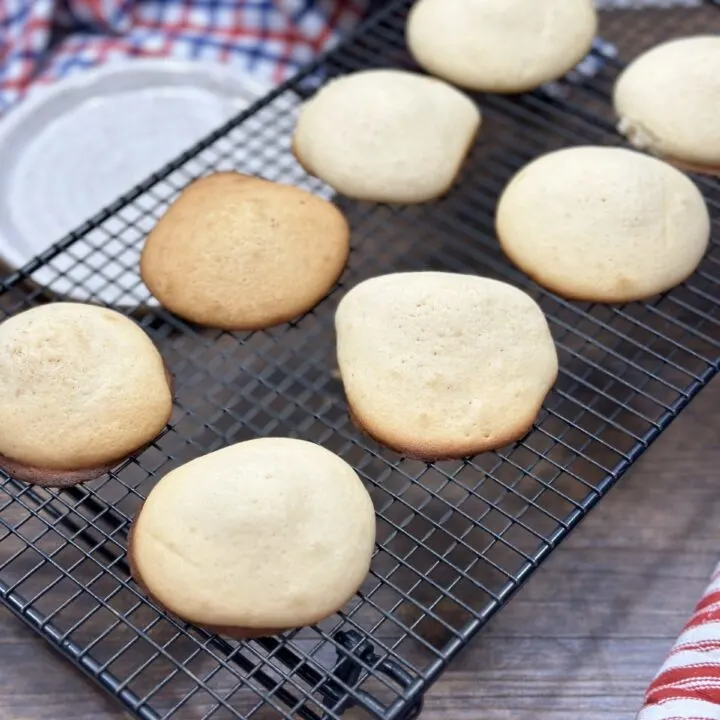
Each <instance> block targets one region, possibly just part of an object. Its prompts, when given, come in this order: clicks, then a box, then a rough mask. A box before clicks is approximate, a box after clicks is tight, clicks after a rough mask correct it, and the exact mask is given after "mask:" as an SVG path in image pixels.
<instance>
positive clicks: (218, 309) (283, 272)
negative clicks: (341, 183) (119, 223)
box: [140, 172, 350, 330]
mask: <svg viewBox="0 0 720 720" xmlns="http://www.w3.org/2000/svg"><path fill="white" fill-rule="evenodd" d="M349 238H350V231H349V228H348V224H347V222H346V220H345V218H344V216H343V215H342V213H341V212H340V210H338V208H336V207H335V205H333V204H332V203H331V202H328V201H327V200H323V199H322V198H319V197H316V196H315V195H312V194H310V193H308V192H305V191H304V190H300V189H299V188H296V187H292V186H290V185H282V184H280V183H275V182H270V181H268V180H263V179H261V178H257V177H252V176H249V175H241V174H239V173H234V172H222V173H215V174H213V175H208V176H207V177H204V178H201V179H200V180H196V181H195V182H193V183H191V184H190V185H189V186H188V187H187V188H186V189H185V190H184V191H183V192H182V193H181V194H180V196H179V197H178V198H177V199H176V200H175V202H174V203H173V204H172V205H171V206H170V208H169V209H168V210H167V212H166V213H165V214H164V215H163V217H162V218H161V219H160V221H159V222H158V223H157V225H156V226H155V228H154V229H153V230H152V232H150V234H149V235H148V238H147V240H146V242H145V246H144V248H143V251H142V255H141V259H140V274H141V276H142V279H143V281H144V282H145V284H146V285H147V287H148V289H149V290H150V292H151V293H152V294H153V295H154V296H155V298H156V299H157V300H158V301H159V302H160V304H161V305H163V306H164V307H165V308H167V309H168V310H170V311H171V312H173V313H175V314H177V315H179V316H180V317H183V318H185V319H186V320H189V321H191V322H194V323H198V324H200V325H206V326H210V327H217V328H222V329H225V330H258V329H261V328H267V327H270V326H271V325H277V324H279V323H282V322H287V321H289V320H292V319H294V318H296V317H298V316H300V315H302V314H303V313H305V312H307V311H309V310H310V309H312V308H313V307H314V306H315V305H316V304H317V303H318V302H320V300H322V299H323V297H325V295H327V294H328V292H330V290H331V289H332V287H333V285H334V284H335V282H336V281H337V279H338V278H339V277H340V275H341V274H342V271H343V269H344V268H345V264H346V263H347V259H348V253H349V251H350V241H349Z"/></svg>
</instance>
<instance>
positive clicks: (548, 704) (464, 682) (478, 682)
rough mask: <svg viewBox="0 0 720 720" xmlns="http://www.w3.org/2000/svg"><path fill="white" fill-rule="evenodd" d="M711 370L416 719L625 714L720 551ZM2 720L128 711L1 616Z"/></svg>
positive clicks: (719, 419)
mask: <svg viewBox="0 0 720 720" xmlns="http://www.w3.org/2000/svg"><path fill="white" fill-rule="evenodd" d="M719 429H720V378H718V379H716V380H715V381H714V383H713V384H711V385H710V386H709V387H708V388H706V389H705V391H704V392H703V393H701V395H700V396H699V397H698V398H697V399H696V400H695V401H694V402H693V403H692V404H691V405H690V407H689V408H687V409H686V410H685V412H684V413H683V414H682V416H681V417H680V418H679V419H678V420H677V421H676V422H675V423H674V424H673V426H672V427H671V428H670V429H669V430H668V431H667V432H666V433H665V435H663V437H662V438H661V439H660V440H659V441H658V442H657V443H656V444H655V445H654V446H653V447H652V448H651V449H650V450H649V451H648V452H647V454H646V455H645V456H644V457H643V458H642V459H641V460H640V461H639V462H638V464H637V465H636V466H635V468H634V469H633V470H631V471H630V472H629V473H628V474H627V475H626V476H625V478H623V479H622V480H621V482H620V483H619V484H618V486H617V487H616V488H615V489H614V490H613V491H612V492H611V493H610V495H609V496H608V497H607V498H606V499H605V500H604V501H603V502H602V503H601V504H600V505H599V506H598V507H597V508H596V509H595V510H594V511H593V512H592V513H591V515H590V516H589V518H588V519H587V520H586V521H585V522H584V523H583V524H582V525H581V526H580V527H579V528H578V529H577V530H576V531H575V532H574V533H573V534H572V535H571V537H570V538H569V539H568V540H567V541H566V542H565V543H564V544H563V545H562V546H561V547H560V548H559V549H558V550H557V552H555V553H554V554H553V555H552V556H551V557H550V559H549V560H548V561H547V562H546V563H545V565H544V566H543V567H542V568H541V569H540V570H539V571H538V572H537V573H536V574H535V575H534V576H533V577H532V578H531V579H530V581H529V582H528V583H527V584H526V586H525V587H524V588H523V590H521V591H520V593H519V594H518V595H517V596H516V597H515V599H514V600H513V601H512V602H511V603H510V605H509V606H508V607H507V608H506V609H505V610H504V611H503V612H501V613H500V614H499V615H498V616H497V617H496V618H495V619H494V620H492V621H491V622H490V624H489V625H488V626H487V628H486V629H485V630H484V631H483V632H482V633H481V634H480V636H479V637H477V638H476V639H475V641H474V642H472V643H471V644H470V646H469V647H468V648H467V649H466V650H465V651H464V652H463V654H462V655H461V656H460V657H459V658H458V660H457V661H456V662H455V663H454V664H453V665H452V666H451V669H450V670H449V671H447V672H446V673H445V675H444V676H443V677H442V679H441V680H440V681H439V682H438V683H437V684H436V685H435V686H434V687H433V689H432V690H431V692H430V693H429V694H428V696H427V698H426V704H425V712H424V714H423V716H422V717H423V719H424V720H435V719H437V720H440V718H443V719H444V718H449V717H450V718H452V720H465V719H469V718H473V719H475V718H478V719H482V720H510V719H512V720H578V718H582V719H583V720H611V719H612V720H630V719H631V718H633V717H634V715H635V713H636V712H637V710H638V708H639V706H640V703H641V700H642V694H643V690H644V689H645V687H646V685H647V683H648V682H649V680H650V679H651V677H652V676H653V674H654V672H655V671H656V670H657V668H658V666H659V665H660V663H661V662H662V660H663V657H664V655H665V653H666V652H667V650H668V649H669V648H670V646H671V645H672V642H673V640H674V639H675V638H676V637H677V634H678V632H679V631H680V629H681V627H682V625H683V623H684V622H685V620H686V619H687V617H688V615H689V613H690V612H691V610H692V607H693V605H694V603H695V602H696V601H697V600H698V598H699V596H700V594H701V593H702V591H703V589H704V587H705V585H706V583H707V579H708V576H709V574H710V572H711V571H712V568H713V566H714V564H715V563H716V562H717V561H718V560H720V523H718V521H717V518H719V517H720V473H718V468H720V444H719V443H718V431H719ZM0 620H1V621H0V718H1V719H2V720H39V719H40V718H42V719H46V718H52V719H53V720H65V719H66V718H67V719H70V718H72V720H90V718H92V719H93V720H95V719H97V718H100V717H102V718H111V719H113V720H114V719H116V718H122V717H125V715H124V713H123V711H122V708H121V707H120V706H119V705H117V704H116V703H115V702H114V701H113V700H110V699H108V698H106V697H105V696H104V695H103V694H102V692H101V691H100V690H98V689H97V688H96V687H95V686H94V685H92V684H91V683H90V682H89V681H87V680H85V679H84V677H83V676H81V675H80V674H79V673H78V672H76V671H75V670H74V669H73V668H72V667H71V666H70V665H69V664H68V663H66V662H65V661H64V660H62V659H61V658H59V657H58V656H57V655H55V654H54V652H53V651H52V650H50V649H49V648H48V647H47V646H46V645H45V644H44V641H42V640H40V639H38V638H37V637H35V635H33V634H32V633H31V632H30V631H29V630H27V629H26V628H25V627H24V626H23V625H22V624H21V623H20V622H19V621H17V620H15V619H14V618H13V617H12V616H10V615H9V614H8V613H7V612H5V611H1V614H0Z"/></svg>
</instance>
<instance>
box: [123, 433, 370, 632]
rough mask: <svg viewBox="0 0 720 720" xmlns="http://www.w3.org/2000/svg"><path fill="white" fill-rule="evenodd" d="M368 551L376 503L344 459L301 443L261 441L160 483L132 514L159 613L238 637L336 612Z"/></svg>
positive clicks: (195, 463) (363, 570)
mask: <svg viewBox="0 0 720 720" xmlns="http://www.w3.org/2000/svg"><path fill="white" fill-rule="evenodd" d="M374 546H375V512H374V509H373V504H372V501H371V499H370V496H369V494H368V492H367V490H365V487H364V486H363V484H362V482H361V480H360V478H359V477H358V475H357V473H355V471H354V470H353V469H352V468H351V467H350V466H349V465H348V464H347V463H346V462H345V461H344V460H342V459H341V458H340V457H338V456H337V455H335V454H334V453H332V452H330V451H329V450H326V449H324V448H322V447H320V446H319V445H316V444H314V443H311V442H306V441H304V440H293V439H288V438H261V439H256V440H248V441H246V442H241V443H237V444H236V445H231V446H228V447H226V448H223V449H222V450H217V451H215V452H212V453H210V454H208V455H204V456H202V457H199V458H197V459H195V460H192V461H190V462H188V463H186V464H185V465H182V466H180V467H178V468H177V469H175V470H172V471H171V472H170V473H168V474H167V475H165V476H164V477H163V478H162V479H161V480H160V482H158V484H157V485H156V486H155V487H154V488H153V490H152V491H151V492H150V494H149V495H148V497H147V500H146V501H145V503H144V504H143V506H142V508H141V510H140V512H139V513H138V515H137V517H136V518H135V521H134V523H133V527H132V533H131V539H130V544H129V548H128V556H129V558H130V562H131V569H132V573H133V577H134V578H135V580H136V581H137V582H138V584H139V585H141V586H142V587H143V588H144V589H145V590H146V591H147V592H148V594H149V595H150V596H151V597H152V598H153V599H154V600H155V601H156V602H158V603H159V604H160V605H162V606H164V607H165V608H167V609H168V610H169V611H170V612H172V613H173V614H175V615H177V616H178V617H180V618H183V619H184V620H186V621H188V622H191V623H194V624H196V625H199V626H201V627H205V628H208V629H211V630H214V631H217V632H222V633H224V634H226V635H230V636H232V637H238V638H242V637H256V636H258V635H272V634H276V633H278V632H281V631H283V630H286V629H290V628H295V627H301V626H304V625H312V624H314V623H317V622H319V621H320V620H322V619H324V618H326V617H328V616H330V615H332V614H333V613H334V612H336V611H337V610H339V609H341V608H342V607H343V606H344V605H345V604H346V603H347V602H348V600H350V598H351V597H352V596H353V595H354V594H355V592H356V591H357V590H358V588H359V587H360V585H361V584H362V582H363V580H364V579H365V577H366V575H367V573H368V570H369V567H370V559H371V557H372V554H373V550H374Z"/></svg>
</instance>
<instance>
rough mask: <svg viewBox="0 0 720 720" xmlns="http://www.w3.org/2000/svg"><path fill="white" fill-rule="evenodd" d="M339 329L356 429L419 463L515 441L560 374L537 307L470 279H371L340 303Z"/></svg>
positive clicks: (424, 275) (504, 288)
mask: <svg viewBox="0 0 720 720" xmlns="http://www.w3.org/2000/svg"><path fill="white" fill-rule="evenodd" d="M335 327H336V331H337V358H338V366H339V368H340V375H341V378H342V382H343V386H344V388H345V394H346V396H347V402H348V406H349V409H350V413H351V415H352V417H353V419H354V420H355V422H356V424H358V425H359V426H360V427H361V428H362V429H363V430H365V431H366V432H367V433H368V434H369V435H370V436H372V437H373V438H375V439H376V440H377V441H378V442H380V443H382V444H383V445H386V446H388V447H390V448H391V449H393V450H396V451H398V452H401V453H403V454H405V455H407V456H410V457H413V458H417V459H421V460H427V461H432V460H440V459H448V458H460V457H465V456H470V455H475V454H477V453H479V452H483V451H485V450H492V449H494V448H499V447H502V446H504V445H507V444H508V443H511V442H513V441H515V440H518V439H519V438H521V437H522V436H523V435H525V434H526V433H527V431H528V430H529V429H530V428H531V427H532V424H533V422H534V421H535V419H536V416H537V414H538V412H539V410H540V407H541V405H542V402H543V400H544V398H545V396H546V394H547V392H548V391H549V389H550V388H551V387H552V385H553V383H554V382H555V378H556V376H557V372H558V359H557V353H556V351H555V345H554V343H553V339H552V337H551V335H550V330H549V328H548V324H547V321H546V319H545V316H544V315H543V313H542V310H540V308H539V307H538V305H537V304H536V303H535V301H534V300H533V299H532V298H531V297H530V296H529V295H527V294H526V293H524V292H522V291H521V290H518V289H517V288H515V287H513V286H511V285H508V284H506V283H503V282H498V281H497V280H490V279H487V278H482V277H476V276H473V275H455V274H453V273H443V272H409V273H395V274H391V275H383V276H380V277H376V278H372V279H371V280H366V281H365V282H362V283H360V284H359V285H357V286H356V287H354V288H353V289H352V290H350V292H348V293H347V295H345V297H344V298H343V299H342V300H341V302H340V304H339V306H338V309H337V313H336V316H335Z"/></svg>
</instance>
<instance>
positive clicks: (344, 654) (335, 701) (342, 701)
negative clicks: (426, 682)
mask: <svg viewBox="0 0 720 720" xmlns="http://www.w3.org/2000/svg"><path fill="white" fill-rule="evenodd" d="M334 639H335V640H336V641H337V643H338V650H337V660H336V664H335V669H334V671H333V679H331V680H328V682H326V683H325V684H324V685H323V687H322V688H321V689H320V692H321V693H322V695H323V698H324V700H325V703H326V707H331V708H332V709H333V712H335V713H337V714H340V713H343V712H345V711H346V710H348V709H349V708H351V707H354V706H359V707H361V708H363V709H364V710H366V711H368V712H370V713H372V714H374V715H375V716H377V717H381V718H382V717H387V716H388V713H389V708H388V707H387V706H386V705H384V704H383V703H381V702H380V701H379V700H378V699H377V698H375V697H374V696H373V695H371V694H370V693H368V692H366V691H365V690H356V691H355V692H354V693H353V695H352V696H351V695H349V694H348V693H347V692H345V691H344V690H343V689H342V686H340V685H339V684H338V683H337V682H336V680H340V681H341V682H342V683H343V685H344V686H346V687H350V688H356V687H357V686H358V685H359V684H361V680H362V679H363V678H364V676H367V675H372V674H374V675H384V676H385V678H387V679H389V680H391V681H392V682H394V683H396V684H397V685H399V686H400V687H401V688H403V690H407V689H409V688H410V686H411V685H412V684H413V683H414V678H413V677H412V675H410V674H409V673H408V672H407V671H406V670H404V669H403V668H402V667H401V666H400V665H399V664H398V663H396V662H394V661H392V660H387V659H381V658H380V657H379V656H378V655H377V653H376V652H375V647H374V645H373V644H372V643H371V642H369V641H368V640H364V639H363V636H362V635H361V634H360V633H358V632H357V631H355V630H341V631H339V632H337V633H335V635H334ZM367 667H370V668H372V670H370V672H369V673H368V671H367V670H366V668H367ZM422 707H423V698H422V696H420V697H418V698H417V699H416V700H413V701H412V702H411V703H408V704H407V706H406V707H404V708H403V709H402V710H401V711H400V712H399V713H395V714H394V717H393V720H413V718H416V717H418V715H420V713H421V712H422Z"/></svg>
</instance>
